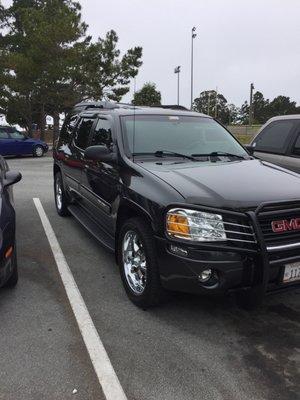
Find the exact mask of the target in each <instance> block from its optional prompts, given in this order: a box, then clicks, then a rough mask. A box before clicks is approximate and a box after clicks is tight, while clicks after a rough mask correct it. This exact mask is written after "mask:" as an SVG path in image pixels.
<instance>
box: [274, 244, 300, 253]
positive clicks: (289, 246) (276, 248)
mask: <svg viewBox="0 0 300 400" xmlns="http://www.w3.org/2000/svg"><path fill="white" fill-rule="evenodd" d="M297 247H300V242H297V243H290V244H281V245H279V246H267V251H270V252H272V251H279V250H287V249H296V248H297Z"/></svg>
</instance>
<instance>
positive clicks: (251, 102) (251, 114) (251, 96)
mask: <svg viewBox="0 0 300 400" xmlns="http://www.w3.org/2000/svg"><path fill="white" fill-rule="evenodd" d="M253 90H254V84H253V83H251V85H250V106H249V125H250V126H252V123H253Z"/></svg>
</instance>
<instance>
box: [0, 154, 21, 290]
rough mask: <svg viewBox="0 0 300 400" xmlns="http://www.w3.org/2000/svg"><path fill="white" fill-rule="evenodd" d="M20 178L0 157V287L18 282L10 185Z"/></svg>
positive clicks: (10, 285)
mask: <svg viewBox="0 0 300 400" xmlns="http://www.w3.org/2000/svg"><path fill="white" fill-rule="evenodd" d="M21 178H22V175H21V174H20V172H15V171H10V170H9V168H8V165H7V163H6V161H5V160H4V158H3V157H1V156H0V189H1V191H0V236H1V240H0V287H3V286H6V287H13V286H15V285H16V284H17V282H18V265H17V252H16V236H15V234H16V217H15V209H14V202H13V192H12V185H13V184H15V183H17V182H19V181H20V180H21Z"/></svg>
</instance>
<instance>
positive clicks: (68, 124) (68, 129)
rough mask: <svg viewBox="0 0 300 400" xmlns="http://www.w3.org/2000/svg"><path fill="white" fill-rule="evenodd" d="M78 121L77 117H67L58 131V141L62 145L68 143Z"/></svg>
mask: <svg viewBox="0 0 300 400" xmlns="http://www.w3.org/2000/svg"><path fill="white" fill-rule="evenodd" d="M77 120H78V115H72V116H68V117H67V118H66V120H65V122H64V124H63V126H62V128H61V131H60V135H59V138H60V141H61V142H63V143H67V142H70V139H71V135H72V133H73V129H74V128H75V125H76V122H77Z"/></svg>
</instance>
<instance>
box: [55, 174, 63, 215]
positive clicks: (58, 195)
mask: <svg viewBox="0 0 300 400" xmlns="http://www.w3.org/2000/svg"><path fill="white" fill-rule="evenodd" d="M55 198H56V205H57V208H58V209H59V210H61V208H62V188H61V184H60V180H59V179H58V178H56V182H55Z"/></svg>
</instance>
